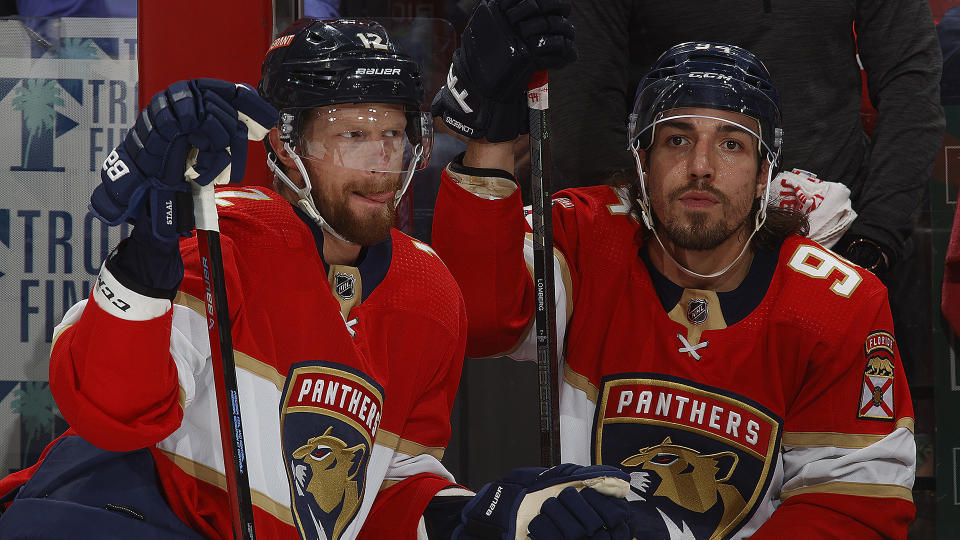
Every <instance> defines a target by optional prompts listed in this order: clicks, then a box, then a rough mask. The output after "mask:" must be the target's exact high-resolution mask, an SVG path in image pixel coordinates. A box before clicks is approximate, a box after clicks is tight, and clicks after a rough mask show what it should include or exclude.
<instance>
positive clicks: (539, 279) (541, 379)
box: [527, 71, 560, 467]
mask: <svg viewBox="0 0 960 540" xmlns="http://www.w3.org/2000/svg"><path fill="white" fill-rule="evenodd" d="M547 106H548V104H547V72H546V71H538V72H536V73H534V75H533V77H531V78H530V86H529V87H528V88H527V107H528V108H529V110H530V187H531V194H530V195H531V198H532V199H533V216H532V217H533V281H534V290H535V293H534V294H535V295H536V299H535V300H536V301H535V304H536V309H537V310H536V327H537V374H538V384H539V390H540V462H541V465H543V466H544V467H552V466H553V465H558V464H559V463H560V376H559V373H558V370H559V366H558V365H557V328H556V321H557V318H556V311H557V308H556V305H555V303H554V281H553V219H552V217H553V207H552V198H551V195H550V163H551V161H550V132H549V131H548V130H547Z"/></svg>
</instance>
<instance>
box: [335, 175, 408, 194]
mask: <svg viewBox="0 0 960 540" xmlns="http://www.w3.org/2000/svg"><path fill="white" fill-rule="evenodd" d="M390 176H392V175H388V176H387V177H386V178H378V179H373V180H354V181H352V182H349V183H347V184H345V185H344V186H343V191H344V192H345V193H349V192H354V191H358V192H360V193H382V192H384V191H399V190H400V184H401V179H400V177H399V175H397V176H396V177H395V178H390Z"/></svg>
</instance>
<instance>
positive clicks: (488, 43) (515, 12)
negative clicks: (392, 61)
mask: <svg viewBox="0 0 960 540" xmlns="http://www.w3.org/2000/svg"><path fill="white" fill-rule="evenodd" d="M569 14H570V2H569V0H480V2H479V3H478V4H477V6H476V8H475V9H474V11H473V14H472V15H471V16H470V21H469V22H468V23H467V27H466V28H465V29H464V31H463V36H462V42H461V45H460V47H459V48H458V49H457V50H456V51H454V53H453V62H452V63H451V65H450V71H449V72H448V73H447V84H446V85H445V86H443V87H442V88H440V91H439V92H437V95H436V97H435V98H434V100H433V105H432V106H431V112H432V113H433V115H434V116H439V117H441V119H442V120H443V122H444V123H445V124H446V125H447V126H449V127H450V128H451V129H453V130H454V131H456V132H457V133H461V134H463V135H466V136H467V137H470V138H472V139H481V138H484V137H486V139H487V140H488V141H490V142H504V141H511V140H513V139H515V138H517V136H518V135H522V134H524V133H527V130H528V127H527V113H526V98H525V93H524V91H525V90H526V88H527V83H528V82H529V80H530V75H532V74H533V72H534V71H537V70H542V69H556V68H560V67H563V66H564V65H566V64H568V63H570V62H572V61H574V60H576V59H577V50H576V47H575V46H574V44H573V35H574V31H573V25H572V24H570V21H568V20H567V19H566V17H567V15H569Z"/></svg>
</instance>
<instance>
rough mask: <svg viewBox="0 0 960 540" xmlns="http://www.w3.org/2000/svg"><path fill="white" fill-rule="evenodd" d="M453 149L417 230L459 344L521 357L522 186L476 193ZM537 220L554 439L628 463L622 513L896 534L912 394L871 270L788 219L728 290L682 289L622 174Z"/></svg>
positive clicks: (641, 518)
mask: <svg viewBox="0 0 960 540" xmlns="http://www.w3.org/2000/svg"><path fill="white" fill-rule="evenodd" d="M454 167H455V166H453V165H452V166H451V168H448V170H447V174H446V175H445V177H444V181H443V186H442V187H441V192H440V195H439V197H438V200H437V209H436V214H435V218H434V219H435V222H434V224H435V226H434V231H433V239H434V246H435V248H436V249H437V251H438V253H440V255H441V257H443V259H444V261H446V262H447V264H448V266H449V267H450V269H451V272H452V273H453V275H454V277H455V278H456V279H457V281H458V282H459V283H460V285H461V288H462V290H463V293H464V297H465V299H466V303H467V312H468V318H469V320H470V335H469V338H468V345H467V351H468V355H469V356H475V357H476V356H492V355H499V354H503V353H507V354H509V355H510V356H513V357H514V358H517V359H524V360H527V359H529V360H533V359H535V357H536V349H535V346H536V344H535V341H534V339H535V335H534V332H532V331H531V319H532V316H533V311H534V306H533V283H532V280H531V276H530V271H529V269H530V268H532V265H531V263H530V258H531V256H532V253H531V251H532V244H531V239H530V234H529V233H530V227H529V223H525V222H524V219H523V218H522V211H521V207H520V204H521V203H520V200H519V193H518V192H514V194H512V195H510V196H508V197H505V198H501V199H496V200H483V199H482V198H480V197H478V196H474V195H473V194H471V193H470V192H468V189H471V186H477V185H483V182H482V179H478V178H476V177H468V174H469V173H470V172H471V170H469V169H460V170H459V171H457V172H455V171H454ZM452 178H456V180H457V182H456V183H455V182H454V181H453V180H452ZM458 184H459V185H458ZM461 186H462V187H463V188H462V187H461ZM464 188H466V189H464ZM486 192H487V193H490V190H489V189H488V190H487V191H486ZM553 220H554V221H553V224H554V225H553V227H554V229H553V230H554V242H555V261H554V263H555V274H556V276H557V279H556V291H557V292H556V301H557V314H558V321H557V327H558V329H559V335H558V341H559V342H560V343H562V344H563V345H564V347H565V349H564V351H563V353H564V354H563V357H564V359H565V361H564V362H563V366H562V369H563V383H562V388H561V389H560V413H561V437H562V443H561V454H562V459H563V461H565V462H575V463H581V464H606V465H614V466H618V467H620V468H622V469H623V470H624V471H626V472H628V473H629V474H630V476H631V479H632V482H631V486H632V490H631V494H630V495H629V496H628V499H629V500H630V501H631V503H630V505H631V508H632V509H633V520H634V522H635V523H634V525H635V530H636V531H645V532H646V533H647V534H649V535H650V537H670V538H698V539H707V538H743V537H746V536H751V535H753V537H754V538H766V537H771V538H780V537H782V535H783V534H784V531H787V530H789V531H791V535H792V536H797V537H799V536H801V535H804V534H807V535H811V536H813V537H822V536H823V535H826V536H831V537H835V536H841V537H849V538H869V537H879V536H884V537H905V536H906V528H907V525H908V524H909V522H910V521H911V520H912V517H913V512H914V506H913V503H912V495H911V487H912V484H913V475H914V467H915V445H914V440H913V434H912V429H913V419H912V406H911V402H910V395H909V390H908V387H907V383H906V380H905V378H904V373H903V368H902V366H901V364H900V359H899V353H898V352H897V347H896V340H895V337H894V333H893V327H892V321H891V316H890V312H889V307H888V303H887V296H886V290H885V288H884V287H883V285H882V284H881V283H880V282H879V281H878V280H877V279H876V278H875V277H874V276H873V275H872V274H870V273H869V272H866V271H864V270H862V269H860V268H858V267H856V266H854V265H852V264H851V263H849V262H848V261H846V260H844V259H842V258H840V257H838V256H836V255H835V254H833V253H832V252H830V251H828V250H827V249H825V248H823V247H821V246H819V245H818V244H816V243H815V242H812V241H809V240H807V239H804V238H800V237H796V236H795V237H790V238H788V239H787V241H786V242H784V244H783V245H782V247H781V248H780V250H779V252H761V251H758V252H756V254H755V256H754V258H753V262H752V266H751V269H750V271H749V274H748V275H747V278H746V279H745V280H744V282H743V283H742V284H741V285H740V287H738V288H737V289H736V290H734V291H729V292H721V293H717V292H715V291H709V290H696V289H683V288H681V287H679V286H677V285H675V284H673V283H671V282H669V280H667V279H666V278H665V277H664V276H662V275H660V274H659V273H658V272H657V271H656V270H655V268H654V267H653V266H652V265H650V264H648V263H646V262H645V260H644V259H645V256H646V249H645V248H644V247H642V245H641V244H642V240H639V239H638V235H637V232H638V229H639V225H638V223H637V220H636V219H635V218H633V217H632V216H631V213H630V205H629V203H628V202H627V199H626V196H625V190H619V189H614V188H611V187H606V186H601V187H595V188H583V189H571V190H566V191H562V192H560V193H559V194H557V195H556V196H555V197H554V200H553ZM525 234H526V235H527V236H526V247H524V235H525ZM525 256H526V260H525ZM531 391H534V390H533V389H531Z"/></svg>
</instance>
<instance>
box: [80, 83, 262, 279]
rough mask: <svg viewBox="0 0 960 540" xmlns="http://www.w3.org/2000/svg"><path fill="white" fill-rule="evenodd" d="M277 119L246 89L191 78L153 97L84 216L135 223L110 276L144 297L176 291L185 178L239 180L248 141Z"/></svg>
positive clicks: (186, 217)
mask: <svg viewBox="0 0 960 540" xmlns="http://www.w3.org/2000/svg"><path fill="white" fill-rule="evenodd" d="M276 121H277V111H276V109H274V108H273V107H272V106H271V105H270V104H268V103H267V102H265V101H263V99H261V98H260V96H259V95H258V94H257V92H256V91H254V90H253V89H252V88H250V87H249V86H244V85H237V84H233V83H230V82H226V81H218V80H214V79H194V80H190V81H178V82H175V83H173V84H171V85H170V86H169V87H168V88H167V89H166V90H163V91H161V92H159V93H157V95H155V96H154V97H153V99H152V100H151V101H150V104H149V105H148V106H147V107H146V108H144V109H143V110H142V111H140V115H139V116H138V117H137V121H136V124H134V126H133V128H132V129H131V130H130V131H129V132H127V136H126V138H125V139H124V140H123V141H122V142H121V143H120V145H118V146H117V148H116V149H114V150H113V152H111V153H110V155H109V156H108V157H107V159H106V160H105V161H104V163H103V167H102V168H101V171H100V179H101V184H100V185H99V186H97V188H96V189H94V191H93V194H92V195H91V197H90V211H91V212H92V213H93V214H94V215H95V216H97V217H98V218H100V219H101V220H103V221H104V222H106V223H108V224H110V225H117V224H119V223H121V222H123V221H128V222H130V223H133V224H134V227H133V232H132V233H131V235H130V238H129V239H127V240H125V241H124V242H123V243H121V244H120V246H119V248H118V250H117V254H116V255H115V256H114V257H113V258H112V259H111V260H110V261H108V263H107V264H108V268H109V269H110V271H111V272H112V273H114V274H115V275H116V276H117V277H118V278H119V279H120V280H121V281H122V282H123V283H124V284H126V285H128V286H130V287H132V288H135V290H138V292H141V293H142V294H146V295H148V296H155V297H164V296H168V294H167V293H168V292H169V291H171V290H173V289H176V287H177V286H178V285H179V283H180V280H181V279H182V277H183V261H182V260H181V258H180V252H179V245H178V241H177V240H178V238H179V237H180V236H188V235H189V234H190V233H189V231H190V229H192V222H193V210H192V208H193V205H192V200H191V192H190V185H189V183H187V182H186V181H185V179H184V177H185V176H187V177H189V178H190V179H192V180H193V181H195V182H197V183H198V184H201V185H206V184H208V183H210V182H211V181H213V180H214V179H215V178H216V177H218V175H221V173H222V174H224V175H226V173H227V171H229V176H230V181H238V180H240V179H241V178H242V177H243V171H244V168H245V166H246V156H247V139H250V140H260V139H262V138H263V137H264V136H265V135H266V133H267V132H268V131H269V129H270V127H272V126H273V125H275V124H276ZM194 149H195V150H194ZM136 285H140V286H141V288H136V287H135V286H136Z"/></svg>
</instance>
